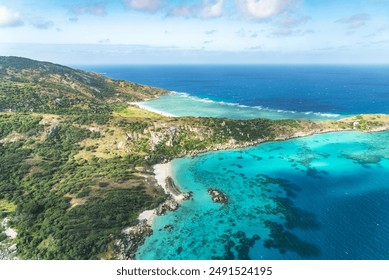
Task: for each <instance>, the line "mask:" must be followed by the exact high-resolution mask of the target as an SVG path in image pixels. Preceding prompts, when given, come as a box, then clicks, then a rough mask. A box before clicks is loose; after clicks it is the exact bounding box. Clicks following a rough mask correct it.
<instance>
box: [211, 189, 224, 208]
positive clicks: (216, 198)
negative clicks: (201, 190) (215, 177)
mask: <svg viewBox="0 0 389 280" xmlns="http://www.w3.org/2000/svg"><path fill="white" fill-rule="evenodd" d="M208 194H209V195H210V196H211V197H212V201H213V202H217V203H222V204H226V203H227V201H228V198H227V195H226V194H224V193H222V192H221V191H220V190H218V189H212V188H209V189H208Z"/></svg>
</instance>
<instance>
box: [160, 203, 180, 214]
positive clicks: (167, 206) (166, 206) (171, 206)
mask: <svg viewBox="0 0 389 280" xmlns="http://www.w3.org/2000/svg"><path fill="white" fill-rule="evenodd" d="M178 207H180V204H178V202H177V201H175V200H174V199H169V200H167V201H166V202H164V203H163V204H161V205H160V206H158V208H157V209H156V210H155V214H157V215H158V216H162V215H164V214H165V213H166V212H167V211H175V210H177V209H178Z"/></svg>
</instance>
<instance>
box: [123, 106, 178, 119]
mask: <svg viewBox="0 0 389 280" xmlns="http://www.w3.org/2000/svg"><path fill="white" fill-rule="evenodd" d="M129 104H130V105H135V106H137V107H139V108H140V109H143V110H147V111H150V112H153V113H156V114H159V115H162V116H164V117H169V118H174V117H177V116H176V115H173V114H170V113H167V112H164V111H160V110H157V109H154V108H151V107H149V106H146V105H144V103H143V102H130V103H129Z"/></svg>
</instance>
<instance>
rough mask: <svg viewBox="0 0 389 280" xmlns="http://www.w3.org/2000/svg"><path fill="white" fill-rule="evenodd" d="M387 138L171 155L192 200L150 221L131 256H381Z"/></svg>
mask: <svg viewBox="0 0 389 280" xmlns="http://www.w3.org/2000/svg"><path fill="white" fill-rule="evenodd" d="M388 142H389V132H382V133H372V134H366V133H365V134H364V133H358V132H344V133H331V134H322V135H315V136H310V137H306V138H300V139H293V140H288V141H283V142H272V143H266V144H261V145H259V146H257V147H251V148H246V149H240V150H232V151H220V152H212V153H206V154H202V155H200V156H197V157H195V158H182V159H176V160H175V161H174V163H173V164H174V172H175V174H174V178H175V180H176V181H177V183H178V184H179V185H180V186H181V187H182V189H183V190H184V191H192V192H193V200H191V201H187V202H184V203H183V204H182V207H181V208H179V210H177V211H176V212H171V213H169V214H167V215H166V216H163V217H157V218H156V219H155V223H154V224H153V229H154V234H153V235H152V236H151V237H149V238H148V239H146V242H145V244H144V245H143V246H142V247H141V248H140V250H139V252H138V258H139V259H212V258H222V259H229V258H235V259H246V258H252V259H389V207H388V203H389V186H388V183H387V182H388V180H387V178H388V176H389V147H388V146H387V143H388ZM209 187H212V188H217V189H219V190H221V191H222V192H224V193H225V194H226V195H227V196H228V199H229V202H228V204H227V205H222V204H217V203H214V202H212V200H211V197H210V196H209V195H208V194H207V189H208V188H209ZM166 225H172V226H173V230H171V231H169V230H167V229H164V227H165V226H166ZM256 235H258V236H259V237H260V239H259V240H257V238H256V237H257V236H256Z"/></svg>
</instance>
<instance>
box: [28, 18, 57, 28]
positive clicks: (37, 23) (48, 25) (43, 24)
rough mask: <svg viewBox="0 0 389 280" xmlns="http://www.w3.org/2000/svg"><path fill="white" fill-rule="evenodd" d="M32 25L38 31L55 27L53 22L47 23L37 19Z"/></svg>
mask: <svg viewBox="0 0 389 280" xmlns="http://www.w3.org/2000/svg"><path fill="white" fill-rule="evenodd" d="M31 24H32V25H33V26H34V27H35V28H38V29H50V28H52V27H54V22H53V21H51V20H48V21H45V20H42V19H37V20H34V21H33V22H32V23H31Z"/></svg>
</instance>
